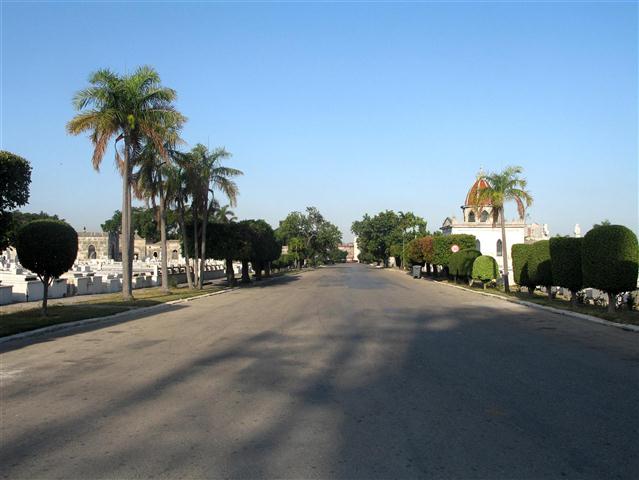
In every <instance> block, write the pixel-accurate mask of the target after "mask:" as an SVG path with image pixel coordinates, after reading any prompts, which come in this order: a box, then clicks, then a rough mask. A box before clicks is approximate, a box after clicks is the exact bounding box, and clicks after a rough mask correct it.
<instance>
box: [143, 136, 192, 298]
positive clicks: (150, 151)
mask: <svg viewBox="0 0 639 480" xmlns="http://www.w3.org/2000/svg"><path fill="white" fill-rule="evenodd" d="M180 126H181V125H175V126H172V127H171V128H168V129H167V130H166V131H165V132H164V134H163V137H164V140H165V142H164V145H163V146H164V152H160V151H158V149H157V147H156V146H155V144H154V143H151V142H147V143H146V144H145V145H144V147H143V149H142V151H141V152H140V155H139V156H138V159H137V163H138V170H137V171H136V172H135V173H134V174H133V181H134V182H133V192H134V193H135V195H136V197H137V198H139V199H141V200H146V201H147V202H148V203H151V205H152V207H153V210H154V211H155V212H156V213H157V220H158V224H159V227H160V250H161V252H160V253H161V255H160V257H161V259H160V262H161V269H162V270H161V271H162V290H163V291H164V292H165V293H169V291H170V290H169V268H168V254H167V235H166V210H167V208H168V203H169V200H170V198H169V196H168V195H167V193H168V188H169V185H168V182H169V179H168V176H167V174H168V171H169V166H168V163H169V162H170V160H171V158H170V153H171V152H173V151H175V146H176V144H177V143H180V142H181V139H180V137H179V128H180Z"/></svg>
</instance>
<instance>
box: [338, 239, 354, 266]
mask: <svg viewBox="0 0 639 480" xmlns="http://www.w3.org/2000/svg"><path fill="white" fill-rule="evenodd" d="M337 248H338V249H339V250H341V251H342V252H346V261H347V262H349V263H350V262H353V261H355V249H354V245H353V244H352V243H340V244H339V245H338V246H337Z"/></svg>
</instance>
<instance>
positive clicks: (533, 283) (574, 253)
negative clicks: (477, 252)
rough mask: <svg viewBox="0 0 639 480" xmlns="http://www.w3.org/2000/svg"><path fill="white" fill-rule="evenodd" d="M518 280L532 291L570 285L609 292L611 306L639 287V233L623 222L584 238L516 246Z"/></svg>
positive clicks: (573, 287)
mask: <svg viewBox="0 0 639 480" xmlns="http://www.w3.org/2000/svg"><path fill="white" fill-rule="evenodd" d="M511 253H512V261H513V272H514V276H515V283H517V284H518V285H520V286H522V287H526V288H528V290H529V291H530V292H532V291H533V290H534V289H535V288H536V287H537V286H545V287H546V288H547V289H548V293H549V296H550V294H551V287H552V286H558V287H564V288H567V289H568V290H570V291H571V292H572V297H573V301H574V300H575V298H576V296H575V295H576V293H577V292H578V291H579V290H581V289H583V288H596V289H598V290H602V291H604V292H606V293H608V296H609V304H610V309H611V310H613V309H614V297H615V296H616V295H618V294H619V293H622V292H628V291H632V290H635V289H636V288H637V276H638V274H639V245H638V242H637V236H636V235H635V234H634V233H633V232H632V231H631V230H630V229H628V228H626V227H623V226H621V225H606V226H601V227H597V228H593V229H592V230H590V231H589V232H588V233H587V234H586V235H585V236H584V237H583V238H562V237H556V238H551V239H550V240H541V241H539V242H535V243H532V244H518V245H513V247H512V250H511Z"/></svg>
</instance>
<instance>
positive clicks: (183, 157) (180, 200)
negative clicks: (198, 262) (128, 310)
mask: <svg viewBox="0 0 639 480" xmlns="http://www.w3.org/2000/svg"><path fill="white" fill-rule="evenodd" d="M170 153H171V157H172V159H173V162H172V163H170V164H168V165H167V166H166V177H167V184H166V185H167V193H166V195H167V200H168V204H169V205H171V204H173V205H175V208H176V210H177V213H178V222H179V224H180V234H181V236H182V244H183V245H184V261H185V264H186V282H187V284H188V287H189V288H191V289H192V288H193V284H194V282H193V276H192V274H191V266H190V260H189V251H188V248H187V238H186V208H187V205H188V203H189V197H190V193H189V183H188V174H187V170H188V168H189V161H190V156H189V155H188V154H185V153H182V152H178V151H176V150H173V151H171V152H170ZM194 268H195V267H194Z"/></svg>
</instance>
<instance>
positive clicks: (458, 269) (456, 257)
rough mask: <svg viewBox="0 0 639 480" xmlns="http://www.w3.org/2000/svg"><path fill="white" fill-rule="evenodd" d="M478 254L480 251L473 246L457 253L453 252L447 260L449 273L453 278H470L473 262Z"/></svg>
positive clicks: (479, 254)
mask: <svg viewBox="0 0 639 480" xmlns="http://www.w3.org/2000/svg"><path fill="white" fill-rule="evenodd" d="M479 256H481V252H480V251H479V250H475V249H474V248H466V249H464V250H460V251H459V252H457V253H453V254H452V255H451V256H450V261H449V262H448V270H449V273H450V274H451V275H453V276H454V277H455V279H457V277H461V278H466V279H467V278H470V277H471V276H472V274H473V262H474V261H475V259H476V258H477V257H479Z"/></svg>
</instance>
